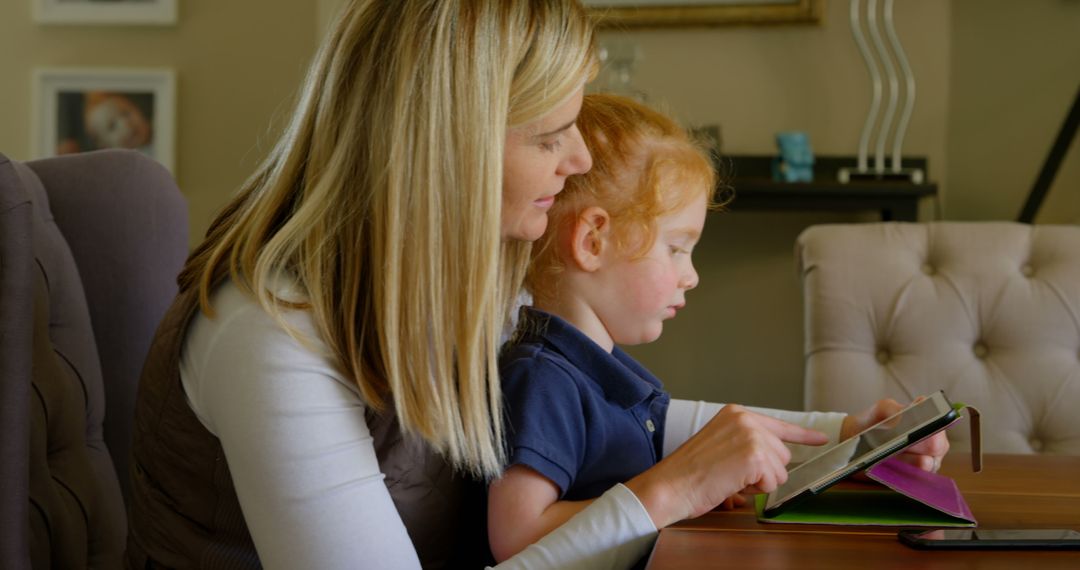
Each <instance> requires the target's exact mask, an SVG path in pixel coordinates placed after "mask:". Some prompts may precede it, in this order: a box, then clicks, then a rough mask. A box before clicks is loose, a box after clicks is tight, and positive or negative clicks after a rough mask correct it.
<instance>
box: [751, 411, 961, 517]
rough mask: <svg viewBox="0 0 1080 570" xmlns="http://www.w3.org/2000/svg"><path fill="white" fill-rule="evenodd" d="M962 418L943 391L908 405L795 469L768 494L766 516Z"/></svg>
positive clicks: (814, 493)
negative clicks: (785, 480)
mask: <svg viewBox="0 0 1080 570" xmlns="http://www.w3.org/2000/svg"><path fill="white" fill-rule="evenodd" d="M959 417H960V415H959V413H958V412H957V411H956V410H955V409H954V408H953V405H952V404H951V403H949V400H948V399H946V398H945V393H944V392H937V393H936V394H933V395H932V396H929V397H928V398H926V399H925V400H922V401H920V402H917V403H914V404H911V405H909V406H908V407H906V408H904V409H902V410H900V411H899V412H897V413H895V414H893V415H892V416H890V417H888V418H885V419H884V420H882V421H880V422H878V423H876V424H874V425H872V426H870V427H869V428H867V429H866V430H864V431H862V432H861V433H859V434H857V435H855V436H853V437H851V438H848V439H846V440H844V441H842V442H840V443H839V444H837V445H835V446H834V447H831V448H829V449H827V450H826V451H824V452H822V453H821V454H820V455H816V456H814V457H812V458H811V459H809V460H808V461H806V462H805V463H802V464H801V465H799V466H798V467H796V468H794V469H792V470H791V472H789V473H788V480H787V482H785V483H784V484H783V485H780V486H779V487H777V488H776V490H774V491H773V492H772V493H769V496H768V498H767V500H766V502H765V509H764V514H765V516H774V515H777V514H779V513H781V512H783V511H784V509H786V508H788V507H790V506H791V505H793V504H795V503H797V502H799V501H800V500H802V499H805V498H806V497H809V496H812V495H817V494H818V493H821V492H822V491H824V490H825V489H828V488H829V487H831V486H832V485H833V484H835V483H836V482H838V481H840V480H841V479H843V478H845V477H847V476H848V475H851V474H852V473H854V472H856V471H858V470H860V469H866V468H867V467H870V466H871V465H873V464H875V463H877V462H878V461H881V460H882V459H885V458H887V457H889V456H891V455H893V454H895V453H897V452H899V451H902V450H903V449H904V448H906V447H908V446H909V445H911V444H913V443H916V442H918V441H919V440H921V439H924V438H926V437H927V436H930V435H933V434H934V433H935V432H937V431H939V430H941V429H943V428H944V427H946V426H948V425H949V424H951V423H952V422H953V421H955V420H956V419H958V418H959Z"/></svg>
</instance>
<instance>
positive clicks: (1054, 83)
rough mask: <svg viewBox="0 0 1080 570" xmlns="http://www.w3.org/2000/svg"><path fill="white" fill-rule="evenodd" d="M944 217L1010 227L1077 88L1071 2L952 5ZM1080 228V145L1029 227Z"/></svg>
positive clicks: (1079, 10)
mask: <svg viewBox="0 0 1080 570" xmlns="http://www.w3.org/2000/svg"><path fill="white" fill-rule="evenodd" d="M952 42H953V50H952V70H953V77H952V85H953V88H952V90H951V92H950V99H949V109H950V112H949V117H948V130H947V133H948V146H947V151H948V154H949V171H948V183H949V188H950V194H951V195H950V199H949V201H948V207H947V209H946V213H947V214H948V216H949V217H950V218H957V219H965V220H976V219H1015V218H1016V216H1017V215H1018V214H1019V213H1020V209H1021V208H1022V207H1023V204H1024V201H1025V200H1026V199H1027V194H1028V192H1029V191H1030V189H1031V186H1032V185H1033V184H1034V183H1035V178H1036V176H1038V173H1039V169H1041V168H1042V164H1043V161H1044V160H1045V159H1046V155H1047V153H1049V151H1050V146H1051V144H1053V141H1054V139H1055V137H1057V134H1058V131H1059V130H1060V129H1061V124H1062V122H1063V121H1064V120H1065V114H1066V113H1067V112H1068V110H1069V106H1070V105H1072V102H1073V98H1074V97H1076V91H1077V89H1078V86H1080V2H1078V1H1076V0H1032V1H1028V2H1015V1H1009V0H953V30H952ZM1036 221H1037V222H1040V223H1070V224H1073V223H1078V222H1080V142H1077V140H1076V139H1074V140H1073V142H1072V148H1071V150H1070V151H1069V152H1068V154H1066V157H1065V162H1064V163H1063V164H1062V166H1061V170H1060V171H1059V172H1058V176H1057V179H1056V180H1055V181H1054V185H1053V186H1052V187H1051V189H1050V192H1049V194H1048V195H1047V199H1046V202H1044V203H1043V207H1042V209H1041V210H1040V212H1039V217H1038V219H1037V220H1036Z"/></svg>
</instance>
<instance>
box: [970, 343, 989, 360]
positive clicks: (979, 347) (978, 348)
mask: <svg viewBox="0 0 1080 570" xmlns="http://www.w3.org/2000/svg"><path fill="white" fill-rule="evenodd" d="M972 351H973V352H974V353H975V358H978V359H983V358H986V355H987V354H989V353H990V349H989V348H987V346H986V344H984V343H983V342H982V341H979V342H977V343H975V346H974V347H972Z"/></svg>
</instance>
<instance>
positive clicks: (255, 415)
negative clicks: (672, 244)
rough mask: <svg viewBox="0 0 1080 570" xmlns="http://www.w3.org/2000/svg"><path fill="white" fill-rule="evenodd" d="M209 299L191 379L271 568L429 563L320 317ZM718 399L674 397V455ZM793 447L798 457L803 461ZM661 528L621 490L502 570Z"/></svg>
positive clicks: (193, 335) (667, 448) (615, 564)
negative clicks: (210, 312) (321, 333)
mask: <svg viewBox="0 0 1080 570" xmlns="http://www.w3.org/2000/svg"><path fill="white" fill-rule="evenodd" d="M279 293H280V294H281V295H282V296H284V297H286V298H290V297H294V295H292V294H290V293H289V291H287V290H284V289H283V290H282V291H279ZM212 302H213V306H214V309H215V313H216V316H215V318H213V319H210V318H207V317H206V316H205V315H202V314H201V313H200V314H199V315H198V316H196V317H195V318H194V320H193V321H192V323H191V325H190V327H189V329H188V333H187V338H186V341H185V343H184V348H183V353H182V356H181V363H180V376H181V380H182V382H183V385H184V390H185V391H186V394H187V397H188V401H189V403H190V405H191V407H192V409H193V411H194V412H195V414H196V416H197V417H198V418H199V420H200V421H201V422H202V424H203V425H204V426H205V427H206V429H207V430H209V431H210V432H211V433H213V434H214V435H215V436H216V437H217V438H218V439H219V440H220V441H221V445H222V448H223V449H224V451H225V454H226V456H227V457H228V461H229V469H230V471H231V473H232V477H233V482H234V486H235V488H236V493H237V498H238V499H239V501H240V507H241V509H242V510H243V513H244V519H245V521H246V522H247V526H248V529H249V530H250V532H251V536H252V539H253V540H254V543H255V548H256V550H257V551H258V553H259V558H260V560H261V561H262V564H263V566H264V567H266V568H268V569H274V568H320V569H333V568H356V567H358V566H363V567H371V568H409V569H415V568H419V567H420V562H419V559H418V558H417V555H416V551H415V549H414V548H413V545H412V542H411V541H410V540H409V536H408V534H407V532H406V530H405V525H404V524H403V523H402V521H401V518H400V516H399V515H398V513H397V510H396V509H395V508H394V503H393V501H392V500H391V498H390V493H389V491H388V490H387V488H386V485H385V484H384V483H383V475H382V473H381V472H380V469H379V463H378V459H377V458H376V455H375V448H374V442H373V440H372V437H371V434H370V432H369V431H368V426H367V423H366V420H365V417H364V409H365V406H364V402H363V399H362V398H361V396H360V393H359V390H358V388H357V387H356V385H355V384H354V383H353V382H351V381H350V380H349V379H347V378H345V377H344V376H342V375H341V374H340V373H339V372H338V371H337V370H336V369H335V367H334V366H333V365H332V360H331V358H330V357H329V356H328V353H327V351H326V350H325V347H324V345H323V344H322V343H321V342H320V341H319V340H318V337H317V335H316V334H315V328H314V326H313V324H312V321H311V318H310V314H309V313H307V312H306V311H291V312H288V313H286V316H285V319H286V321H287V322H288V323H289V324H290V325H291V326H292V327H294V328H295V329H296V330H297V331H299V332H300V333H301V334H303V335H305V336H306V337H307V340H308V342H306V343H302V342H299V341H298V340H296V339H295V338H293V337H291V336H290V335H289V334H288V333H287V332H286V331H285V330H284V329H282V328H281V326H280V325H279V324H278V323H277V322H276V321H275V320H274V319H273V318H272V317H270V316H269V315H268V314H266V313H265V312H264V311H263V309H262V308H261V307H260V306H259V305H258V303H257V302H255V301H254V300H253V299H251V298H250V297H248V296H247V295H245V294H243V293H242V292H241V291H240V290H239V289H237V288H236V287H235V286H234V285H232V284H231V283H227V284H225V285H223V286H221V287H220V288H219V289H218V290H217V291H215V293H214V295H213V297H212ZM721 407H723V405H722V404H711V403H705V402H691V401H685V400H672V402H671V406H670V408H669V410H668V415H667V424H666V427H665V437H664V454H665V455H667V454H668V453H670V452H671V451H672V450H674V449H675V448H677V447H678V446H679V445H681V444H682V443H683V442H684V441H686V440H687V439H688V438H689V437H690V436H691V435H693V434H694V433H696V432H697V431H698V430H699V429H701V427H702V426H703V425H704V424H705V423H706V422H707V421H708V420H709V419H710V418H711V417H712V416H713V415H715V413H716V412H717V411H719V409H720V408H721ZM756 411H760V412H762V413H766V414H769V415H772V416H775V417H778V418H780V419H783V420H785V421H789V422H792V423H797V424H800V425H804V426H807V427H811V428H814V429H819V430H821V431H824V432H825V433H826V434H828V435H829V438H830V441H831V442H836V441H837V438H838V435H839V432H840V424H841V422H842V420H843V417H844V416H843V415H842V414H823V413H802V412H781V411H776V410H763V409H758V410H756ZM793 447H800V446H793ZM793 453H794V456H795V457H794V458H793V459H794V460H798V458H799V457H803V456H804V455H805V453H803V452H801V451H800V450H794V452H793ZM656 534H657V529H656V528H655V526H654V525H653V523H652V520H651V519H650V517H649V514H648V512H647V511H646V510H645V508H644V507H643V506H642V504H641V502H640V501H638V499H637V497H636V496H634V494H633V493H632V492H631V491H630V490H629V489H627V488H626V487H624V486H622V485H617V486H615V487H614V488H612V489H611V490H609V491H608V492H607V493H605V494H604V495H602V496H601V497H600V498H599V499H597V500H596V501H594V502H593V503H592V504H591V505H590V506H589V507H588V508H586V509H584V510H582V511H581V512H580V513H578V514H577V515H576V516H575V517H573V518H572V519H571V520H570V521H568V522H567V523H566V524H564V525H563V526H562V527H560V528H558V529H556V530H555V531H554V532H552V533H551V534H550V535H548V536H546V537H545V538H543V539H542V540H540V541H539V542H537V543H536V544H533V545H531V546H530V547H529V548H527V549H525V550H524V551H522V552H521V553H520V554H518V555H517V556H515V557H513V558H511V559H510V560H507V561H505V562H503V563H502V564H500V565H498V566H497V567H496V568H497V569H499V570H505V569H516V568H569V569H574V568H582V569H584V568H590V569H591V568H627V567H629V566H630V565H631V564H633V563H634V562H635V561H636V560H638V559H639V558H641V557H642V556H643V555H645V553H646V552H647V550H648V548H649V546H650V545H651V544H652V541H653V540H654V539H655V538H656Z"/></svg>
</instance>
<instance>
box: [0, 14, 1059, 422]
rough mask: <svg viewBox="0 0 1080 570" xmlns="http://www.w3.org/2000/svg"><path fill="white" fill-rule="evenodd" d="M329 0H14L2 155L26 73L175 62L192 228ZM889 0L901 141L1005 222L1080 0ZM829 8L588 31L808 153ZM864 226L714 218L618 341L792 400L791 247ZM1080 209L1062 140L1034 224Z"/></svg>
mask: <svg viewBox="0 0 1080 570" xmlns="http://www.w3.org/2000/svg"><path fill="white" fill-rule="evenodd" d="M341 2H342V0H317V1H316V2H315V3H308V2H291V1H276V2H268V1H256V0H233V1H230V2H211V1H209V0H184V1H183V2H181V3H180V6H181V16H180V22H179V24H178V25H177V26H175V27H171V28H152V27H150V28H122V27H104V28H102V27H79V28H60V27H52V28H46V27H41V26H38V25H36V24H34V23H33V22H32V21H31V17H30V2H29V1H28V0H25V1H24V0H20V1H18V2H12V3H11V4H13V5H12V6H8V7H7V9H6V10H5V12H4V17H3V18H2V19H0V74H2V75H0V77H3V78H4V80H3V82H2V83H0V151H2V152H6V153H8V154H11V155H13V156H15V157H18V158H29V157H30V148H29V138H30V137H29V133H30V119H29V108H30V106H29V98H30V84H29V82H30V73H31V69H32V68H33V67H35V66H39V65H95V66H110V65H117V66H161V65H165V66H172V67H174V68H175V69H176V71H177V77H178V104H179V108H178V112H177V114H178V116H177V119H178V129H177V131H178V138H177V165H178V171H177V177H178V179H179V181H180V184H181V186H182V188H183V190H184V192H185V194H186V195H187V196H188V199H189V202H190V205H191V215H192V228H193V232H196V233H194V234H193V236H194V235H200V234H201V233H202V232H203V231H204V230H205V227H206V225H207V224H208V223H209V221H210V218H211V216H212V214H213V212H215V211H216V210H217V209H218V208H220V207H221V205H222V204H223V203H224V202H225V201H226V200H227V198H228V196H229V195H231V193H232V192H233V191H234V190H235V188H236V186H237V185H238V184H239V183H240V182H241V181H242V180H243V179H244V177H245V176H246V175H247V174H248V173H249V172H250V171H251V169H252V168H253V167H254V165H255V163H256V161H257V160H258V159H259V158H260V157H262V156H263V154H264V153H265V152H266V150H267V149H268V148H269V146H270V144H271V143H272V142H273V132H274V131H272V130H270V125H271V120H270V119H271V117H275V116H277V117H281V116H282V115H283V114H285V113H287V111H288V101H290V100H291V97H292V95H293V93H294V91H295V88H296V85H297V83H298V82H299V81H300V79H301V77H302V73H303V68H304V66H305V65H306V63H307V61H308V59H309V58H310V57H311V55H312V53H313V51H314V46H315V41H316V39H315V38H316V37H318V36H320V35H321V34H322V31H323V30H324V29H325V26H326V23H327V22H328V21H329V20H330V18H331V16H332V14H333V13H334V11H335V10H336V9H337V7H338V6H340V4H341ZM896 4H897V28H898V31H899V33H900V35H901V38H902V40H903V41H904V43H905V46H906V48H907V50H908V55H909V57H910V59H911V63H912V66H913V67H914V69H915V73H916V74H917V76H918V81H919V100H918V104H917V106H916V111H915V115H914V117H913V120H912V124H911V127H910V129H909V132H908V137H907V142H906V144H905V152H906V153H910V154H921V155H927V156H929V157H930V161H931V162H930V172H931V177H932V178H933V179H935V180H937V181H938V182H940V183H941V184H942V189H943V194H944V200H943V206H944V211H945V212H946V215H947V216H948V217H949V218H958V219H981V218H995V219H1001V218H1011V217H1013V216H1014V215H1015V213H1016V211H1017V210H1018V209H1019V207H1020V204H1021V203H1022V201H1023V197H1024V195H1025V194H1026V192H1027V189H1028V188H1029V187H1030V185H1031V183H1032V181H1033V180H1034V177H1035V174H1036V172H1037V170H1038V167H1039V165H1040V164H1041V161H1042V159H1043V157H1044V156H1045V153H1046V151H1047V149H1048V148H1049V144H1050V141H1051V140H1052V139H1053V136H1054V135H1055V134H1056V130H1057V128H1058V125H1059V124H1060V122H1061V120H1062V119H1063V117H1064V113H1065V111H1066V109H1067V105H1068V104H1069V103H1070V102H1071V97H1072V96H1073V93H1074V91H1073V90H1074V89H1076V83H1077V81H1078V80H1080V78H1078V77H1077V73H1076V70H1077V69H1080V34H1078V33H1076V30H1078V29H1080V2H1077V1H1076V0H1031V1H1028V2H1015V1H1013V2H1009V1H1006V0H992V1H990V0H951V1H946V0H904V1H903V2H897V3H896ZM826 8H827V11H826V15H825V18H824V21H823V22H822V24H821V25H820V26H806V27H773V28H760V27H746V28H698V29H695V28H681V29H667V30H644V31H633V32H619V33H615V32H604V33H603V34H602V39H613V38H617V39H627V38H629V39H630V40H632V41H634V42H637V43H638V44H639V45H640V46H641V48H642V50H643V53H644V58H645V59H644V61H643V62H642V63H641V66H640V69H639V71H638V74H637V77H636V83H637V85H638V86H639V87H640V88H642V89H643V90H644V91H646V92H647V93H648V94H649V96H650V99H651V101H652V102H653V103H656V104H658V105H662V106H664V107H666V108H667V109H668V110H669V111H670V112H672V113H673V114H675V115H676V116H678V117H679V118H680V119H682V120H683V121H684V122H686V123H688V124H692V125H699V124H708V123H716V124H719V125H721V127H722V129H723V137H724V142H725V151H727V152H729V153H771V152H772V151H773V148H774V146H773V142H772V136H773V134H774V133H775V132H776V131H778V130H787V129H801V130H805V131H807V132H808V133H809V134H810V137H811V140H812V143H813V145H814V147H815V150H816V151H817V152H818V153H821V154H841V153H851V152H853V151H854V148H855V144H856V142H857V139H858V136H859V130H860V128H861V125H862V121H863V119H864V116H865V112H866V108H867V106H868V101H869V87H868V85H867V81H866V72H865V70H864V67H863V64H862V62H861V60H860V59H859V58H858V55H857V54H856V51H855V49H854V45H853V43H852V40H851V38H850V32H849V29H848V25H847V2H846V1H844V0H830V1H828V2H826ZM256 14H257V16H255V15H256ZM1002 40H1006V41H1002ZM1073 146H1074V147H1076V146H1078V145H1077V144H1075V143H1074V145H1073ZM924 210H925V212H926V213H927V215H929V214H930V213H931V212H932V210H931V209H930V208H925V209H924ZM924 217H925V216H924ZM871 219H873V216H872V215H842V214H833V213H799V212H789V213H761V212H731V213H725V214H714V215H711V217H710V219H709V222H708V225H707V228H706V233H705V237H704V239H703V242H702V244H701V246H700V247H699V249H698V252H697V253H696V255H695V261H696V263H697V265H698V268H699V271H700V273H701V285H700V286H699V288H698V289H697V290H696V291H694V292H693V293H692V294H691V295H690V298H689V300H690V305H689V309H690V310H688V311H684V312H682V313H681V314H680V316H679V318H678V319H676V320H675V321H672V322H670V323H669V325H668V327H667V330H666V332H665V334H664V336H663V338H661V340H660V341H658V342H656V343H654V344H652V345H649V346H644V347H636V348H633V349H632V350H631V352H632V353H633V354H635V355H636V356H638V357H639V358H641V360H642V361H643V362H644V363H645V364H646V366H649V367H650V368H651V369H652V370H653V371H654V372H656V373H657V375H658V376H660V377H661V378H663V379H664V380H665V381H666V382H667V384H668V386H669V388H670V389H671V391H672V392H673V393H674V394H675V395H676V396H680V397H690V398H705V399H712V400H722V401H739V402H745V403H751V404H763V405H771V406H780V407H800V406H801V404H802V380H801V378H802V328H801V327H802V324H801V314H802V306H801V300H800V289H799V281H798V279H797V276H796V275H795V271H794V262H793V260H792V244H793V242H794V239H795V237H796V236H797V235H798V233H799V232H800V231H801V230H802V229H803V228H805V227H807V226H808V225H811V224H815V223H828V222H843V221H865V220H871ZM1078 219H1080V150H1077V149H1076V148H1074V149H1073V150H1072V151H1071V152H1070V154H1069V155H1068V157H1067V162H1066V165H1065V166H1064V167H1063V169H1062V173H1061V176H1060V177H1059V180H1058V183H1057V184H1056V185H1055V188H1054V189H1053V191H1052V192H1051V194H1050V199H1049V201H1048V203H1047V207H1046V208H1044V215H1043V216H1042V217H1041V218H1040V221H1067V222H1075V221H1077V220H1078ZM193 240H194V237H193Z"/></svg>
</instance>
